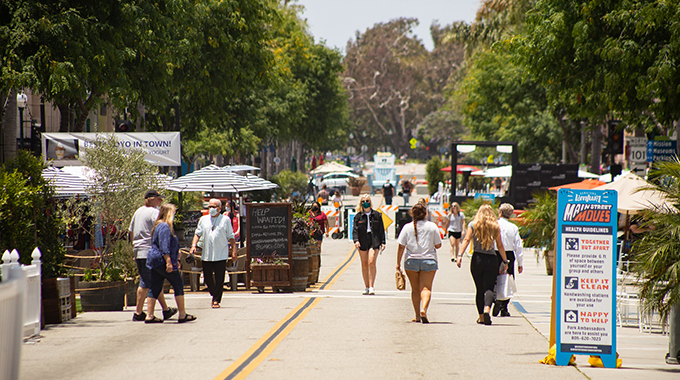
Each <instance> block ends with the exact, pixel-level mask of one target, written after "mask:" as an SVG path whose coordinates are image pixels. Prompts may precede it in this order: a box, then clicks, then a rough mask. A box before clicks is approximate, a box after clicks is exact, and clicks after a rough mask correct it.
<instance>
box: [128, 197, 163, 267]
mask: <svg viewBox="0 0 680 380" xmlns="http://www.w3.org/2000/svg"><path fill="white" fill-rule="evenodd" d="M157 218H158V210H157V209H156V208H154V207H147V206H142V207H140V208H138V209H137V211H135V214H134V215H133V216H132V220H131V221H130V228H128V231H130V232H132V246H133V250H134V253H135V259H146V257H147V255H148V254H149V250H150V249H151V230H152V229H153V224H154V223H155V222H156V219H157Z"/></svg>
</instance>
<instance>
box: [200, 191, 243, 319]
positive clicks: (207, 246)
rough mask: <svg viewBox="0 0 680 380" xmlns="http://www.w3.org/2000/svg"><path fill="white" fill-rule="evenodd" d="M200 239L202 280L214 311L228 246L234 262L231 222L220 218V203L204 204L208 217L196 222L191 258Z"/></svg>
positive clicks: (221, 216)
mask: <svg viewBox="0 0 680 380" xmlns="http://www.w3.org/2000/svg"><path fill="white" fill-rule="evenodd" d="M201 236H203V252H202V253H201V262H202V264H203V278H204V280H205V284H206V286H208V291H209V292H210V295H211V296H212V307H213V309H216V308H219V307H220V302H222V291H223V289H224V274H225V271H226V269H227V260H228V259H229V247H230V246H231V257H232V258H233V260H234V262H236V259H238V254H237V253H236V240H235V239H234V231H233V227H232V224H231V219H230V218H229V217H228V216H224V215H222V201H220V200H219V199H214V198H213V199H211V200H210V202H208V215H205V216H202V217H201V219H199V220H198V226H196V232H195V235H194V240H193V241H192V243H191V250H190V253H191V254H193V253H194V252H196V246H197V244H198V240H199V238H200V237H201Z"/></svg>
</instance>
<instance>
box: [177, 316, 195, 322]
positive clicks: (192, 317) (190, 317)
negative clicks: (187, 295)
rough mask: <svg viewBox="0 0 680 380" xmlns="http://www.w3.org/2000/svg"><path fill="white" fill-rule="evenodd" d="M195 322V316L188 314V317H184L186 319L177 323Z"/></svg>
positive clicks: (181, 319) (179, 319) (178, 320)
mask: <svg viewBox="0 0 680 380" xmlns="http://www.w3.org/2000/svg"><path fill="white" fill-rule="evenodd" d="M195 320H196V317H195V316H193V315H191V314H187V315H185V316H184V318H178V319H177V323H184V322H191V321H195Z"/></svg>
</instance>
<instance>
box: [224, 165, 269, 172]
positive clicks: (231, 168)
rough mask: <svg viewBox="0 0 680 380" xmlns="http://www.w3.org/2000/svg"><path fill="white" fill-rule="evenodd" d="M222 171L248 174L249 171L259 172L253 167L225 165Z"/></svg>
mask: <svg viewBox="0 0 680 380" xmlns="http://www.w3.org/2000/svg"><path fill="white" fill-rule="evenodd" d="M222 169H224V170H229V171H232V172H248V171H251V170H260V168H258V167H255V166H250V165H231V166H229V165H227V166H224V167H222Z"/></svg>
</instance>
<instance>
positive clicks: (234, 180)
mask: <svg viewBox="0 0 680 380" xmlns="http://www.w3.org/2000/svg"><path fill="white" fill-rule="evenodd" d="M167 189H168V190H173V191H179V192H184V191H209V192H220V193H238V192H241V191H248V184H247V183H246V178H245V177H243V176H240V175H238V174H236V173H234V172H232V171H230V170H224V169H222V168H220V167H219V166H215V165H209V166H206V167H204V168H201V169H199V170H196V171H195V172H192V173H189V174H187V175H185V176H182V177H179V178H177V179H175V180H173V181H172V182H170V184H169V185H168V187H167Z"/></svg>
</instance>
